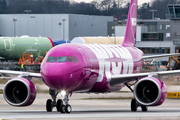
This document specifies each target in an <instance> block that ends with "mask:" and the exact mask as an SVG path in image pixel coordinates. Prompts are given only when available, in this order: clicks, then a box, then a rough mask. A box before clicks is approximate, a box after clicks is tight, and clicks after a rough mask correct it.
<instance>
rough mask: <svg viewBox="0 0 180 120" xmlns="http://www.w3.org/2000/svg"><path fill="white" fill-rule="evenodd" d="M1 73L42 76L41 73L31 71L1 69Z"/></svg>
mask: <svg viewBox="0 0 180 120" xmlns="http://www.w3.org/2000/svg"><path fill="white" fill-rule="evenodd" d="M0 73H1V74H2V75H20V76H27V77H36V78H41V74H40V73H30V72H21V71H11V70H0Z"/></svg>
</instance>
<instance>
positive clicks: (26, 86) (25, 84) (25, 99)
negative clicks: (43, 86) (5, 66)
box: [3, 78, 36, 107]
mask: <svg viewBox="0 0 180 120" xmlns="http://www.w3.org/2000/svg"><path fill="white" fill-rule="evenodd" d="M3 96H4V99H5V100H6V102H7V103H9V104H10V105H12V106H17V107H18V106H28V105H31V104H32V103H33V102H34V99H35V98H36V87H35V85H34V83H32V82H31V81H30V80H28V79H25V78H13V79H11V80H9V81H8V82H7V83H6V85H5V87H4V90H3Z"/></svg>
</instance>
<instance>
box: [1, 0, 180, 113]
mask: <svg viewBox="0 0 180 120" xmlns="http://www.w3.org/2000/svg"><path fill="white" fill-rule="evenodd" d="M136 23H137V0H131V4H130V8H129V15H128V21H127V29H126V34H125V39H124V42H123V44H122V45H102V44H62V45H58V46H55V47H54V48H52V49H51V50H50V51H49V52H48V54H47V55H46V57H45V59H44V61H43V63H42V64H41V73H29V72H18V71H17V72H16V71H6V70H0V73H3V74H16V75H19V76H18V77H17V78H13V79H11V80H9V81H8V82H7V83H6V85H5V87H4V92H3V95H4V98H5V100H6V101H7V103H9V104H10V105H12V106H28V105H31V104H32V103H33V101H34V99H35V97H36V88H35V85H34V84H33V83H32V82H31V78H32V77H37V78H41V79H42V80H43V82H44V83H45V84H46V85H47V86H48V87H49V94H50V95H51V97H52V99H48V100H47V103H46V110H47V112H51V111H52V109H53V107H56V108H57V111H58V112H61V113H70V112H71V111H72V109H71V106H70V105H69V104H68V101H69V96H71V94H72V93H110V92H116V91H119V90H121V89H122V87H123V86H127V87H128V88H129V89H130V90H131V91H132V92H133V94H134V99H132V101H131V110H132V111H137V108H138V107H141V109H142V111H147V106H158V105H161V104H162V103H163V102H164V100H165V98H166V94H167V89H166V86H165V84H164V83H163V82H162V81H161V77H162V76H165V75H175V74H180V70H176V71H163V72H153V73H139V72H140V69H141V66H142V61H143V59H149V58H157V57H167V56H179V55H180V54H165V55H155V56H143V52H142V51H141V50H139V49H138V48H136V47H135V35H136ZM131 81H136V82H137V83H136V84H135V86H134V89H132V88H131V85H130V84H129V82H131ZM58 93H60V94H61V95H62V96H64V99H63V100H62V99H58V100H56V99H57V95H58Z"/></svg>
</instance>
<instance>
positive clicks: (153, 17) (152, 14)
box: [149, 10, 157, 20]
mask: <svg viewBox="0 0 180 120" xmlns="http://www.w3.org/2000/svg"><path fill="white" fill-rule="evenodd" d="M149 11H150V12H152V19H153V20H154V12H156V11H157V10H149Z"/></svg>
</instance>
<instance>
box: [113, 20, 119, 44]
mask: <svg viewBox="0 0 180 120" xmlns="http://www.w3.org/2000/svg"><path fill="white" fill-rule="evenodd" d="M117 21H118V19H117V18H114V20H113V22H114V44H116V30H115V28H116V25H117V24H116V23H117Z"/></svg>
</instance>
